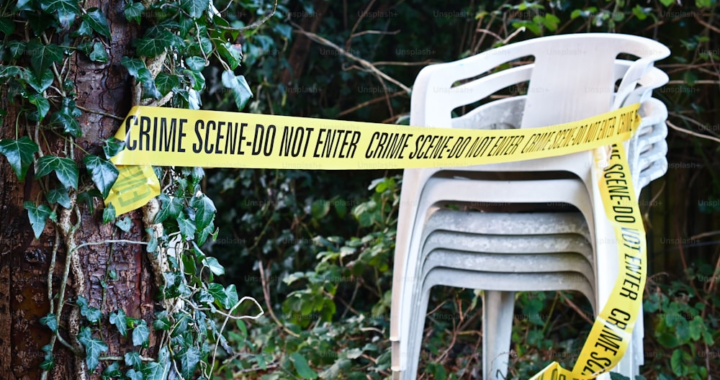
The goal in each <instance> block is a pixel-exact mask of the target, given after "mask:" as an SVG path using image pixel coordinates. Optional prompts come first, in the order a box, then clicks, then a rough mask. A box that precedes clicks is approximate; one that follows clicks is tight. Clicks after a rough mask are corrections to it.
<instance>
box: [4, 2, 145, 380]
mask: <svg viewBox="0 0 720 380" xmlns="http://www.w3.org/2000/svg"><path fill="white" fill-rule="evenodd" d="M84 7H85V8H86V9H88V8H91V7H98V8H100V10H101V11H102V13H103V14H105V15H106V17H107V19H108V23H109V26H110V30H111V34H112V39H111V40H110V41H107V43H108V45H107V53H108V62H107V63H105V64H98V63H94V62H90V61H89V60H88V59H87V58H86V57H85V56H84V55H82V54H80V53H75V54H74V55H73V56H72V57H73V58H72V60H71V62H70V63H69V67H70V76H69V79H70V80H71V81H73V82H74V84H75V90H76V92H77V105H78V106H79V107H82V108H84V109H87V110H88V111H100V112H103V113H106V114H111V115H116V116H120V117H124V116H125V114H126V113H127V112H128V111H129V109H130V106H131V78H130V76H129V75H128V72H127V70H125V68H124V67H122V66H121V65H120V59H121V58H122V57H123V55H130V54H129V52H130V51H131V50H130V49H131V47H130V46H131V45H130V44H131V42H132V39H133V38H134V37H136V36H137V34H138V31H139V30H138V29H139V28H138V26H137V24H130V23H129V22H128V21H127V20H126V19H125V16H124V14H123V7H124V2H123V1H120V0H111V1H103V2H101V1H99V0H88V1H87V2H86V3H85V4H84ZM76 22H78V21H76ZM54 38H55V41H56V42H57V43H60V41H61V40H60V39H57V37H54ZM96 40H97V39H96ZM3 92H4V93H3V97H2V100H1V102H2V109H4V110H6V111H7V115H6V117H4V119H3V126H2V130H1V131H0V138H9V139H13V138H15V121H16V116H17V113H18V112H19V109H18V106H17V102H16V103H15V104H13V103H10V102H9V101H8V96H7V90H5V91H3ZM53 110H54V109H51V112H52V111H53ZM88 111H84V113H83V115H82V116H81V117H80V118H79V123H80V126H81V128H82V132H83V137H82V138H79V139H78V140H77V144H78V145H79V146H81V147H82V149H84V150H85V151H87V152H88V153H90V154H95V155H98V156H102V141H101V139H105V138H107V137H109V136H111V135H114V133H115V131H116V130H117V129H118V127H119V124H120V121H118V120H116V119H113V118H111V117H107V116H103V115H101V114H98V113H95V112H88ZM23 124H24V118H22V117H21V118H20V128H19V132H20V134H19V136H23V135H26V134H27V133H28V131H30V130H33V131H34V128H35V127H34V123H33V125H29V126H28V128H25V126H24V125H23ZM44 135H45V137H46V138H47V141H48V144H45V143H44V139H43V138H42V137H41V138H40V140H41V141H43V144H42V145H41V148H42V150H43V153H45V154H57V155H59V156H64V154H63V153H62V152H63V151H64V148H65V144H66V142H65V140H64V139H62V138H58V137H57V135H55V134H54V133H52V132H51V131H49V130H45V131H44ZM19 136H18V137H19ZM73 149H74V160H75V162H76V163H77V164H78V166H79V167H80V168H81V172H82V168H83V165H82V158H83V157H84V155H85V152H83V151H82V150H81V149H79V148H75V147H74V148H73ZM36 158H37V156H36ZM33 171H34V170H33V168H32V166H31V168H30V169H29V171H28V174H27V177H26V178H25V181H24V182H19V181H18V179H17V177H16V175H15V173H14V172H13V171H12V170H11V168H10V166H9V165H7V161H4V159H0V378H2V379H18V380H19V379H39V378H40V376H41V373H42V370H41V369H40V368H39V365H40V363H41V362H42V361H43V360H44V359H43V357H44V355H45V353H44V352H43V351H42V350H41V348H42V347H43V346H44V345H46V344H48V343H49V342H50V340H51V336H52V333H51V331H50V330H49V329H48V328H47V327H46V326H43V325H41V324H40V322H39V320H40V318H42V317H43V316H45V315H46V314H47V313H48V312H49V310H50V303H49V301H48V280H47V279H48V271H49V268H50V262H51V258H52V256H53V250H57V254H56V257H57V260H56V263H55V267H54V272H53V276H52V278H53V281H52V288H53V294H57V293H58V290H59V289H60V286H61V282H62V279H63V271H64V268H65V259H66V254H67V244H68V242H67V241H65V239H63V238H62V237H61V236H60V231H58V230H59V229H58V228H56V226H55V224H54V223H51V222H48V223H47V225H46V227H45V230H44V231H43V234H42V236H41V237H40V239H38V240H36V239H34V236H33V231H32V229H31V225H30V223H29V220H28V213H27V212H26V211H25V209H24V208H23V202H25V201H37V200H38V199H39V195H40V192H41V191H42V190H41V187H40V184H39V182H38V181H37V180H36V178H35V176H34V173H33ZM53 176H54V175H50V176H49V177H53ZM81 178H82V177H81ZM85 178H87V177H85ZM53 179H54V178H53ZM42 180H47V177H45V178H42ZM52 187H53V186H51V187H50V188H52ZM80 187H81V188H82V181H81V184H80ZM94 206H95V209H94V210H92V211H91V210H90V209H89V208H88V207H87V205H85V204H82V205H80V202H78V206H77V207H78V208H79V210H80V228H79V229H78V230H77V232H76V233H75V239H76V244H77V245H80V244H83V243H87V242H98V241H103V240H107V239H125V240H132V241H140V240H143V237H144V235H145V233H144V227H143V222H142V213H141V211H139V210H138V211H133V212H131V213H129V214H128V217H129V218H130V219H131V220H132V227H131V229H130V230H129V232H123V231H121V230H120V229H118V228H116V227H115V226H114V225H112V224H107V225H102V204H101V202H100V201H99V199H97V198H95V204H94ZM62 210H63V208H62V206H59V205H58V206H57V214H58V216H59V217H60V216H61V214H62ZM71 221H72V223H77V222H78V220H77V216H76V214H75V212H74V211H73V212H72V213H71ZM76 254H77V255H78V258H79V262H80V265H81V269H82V270H81V272H82V274H83V275H84V278H82V279H79V278H77V276H76V275H74V274H73V273H72V271H71V274H70V279H69V283H68V285H67V290H66V294H65V300H73V301H74V300H75V297H77V296H83V297H85V298H86V299H87V300H88V303H89V306H91V307H96V308H98V309H100V310H101V311H102V313H103V317H102V318H101V321H100V326H101V327H100V333H101V336H102V338H103V340H104V341H105V343H106V344H107V345H108V346H109V350H108V351H107V352H105V353H103V355H102V356H106V355H107V356H122V355H123V354H124V353H125V352H127V351H129V350H132V349H133V347H132V340H131V338H130V337H128V338H124V337H122V336H120V335H119V333H118V330H117V329H116V328H115V327H114V326H112V325H110V324H109V322H108V314H109V313H111V312H115V311H116V310H118V309H123V310H124V312H125V313H126V314H127V316H129V317H134V318H143V319H145V320H146V321H147V322H148V325H152V323H151V322H152V319H151V317H152V315H153V304H154V295H155V289H153V287H152V286H151V284H153V281H152V278H151V277H152V274H151V273H152V272H151V269H150V267H149V263H148V259H147V257H146V254H145V250H144V248H143V246H141V245H139V244H114V245H113V244H103V245H95V246H87V247H83V248H80V249H78V250H77V252H76ZM111 272H113V273H114V274H116V276H117V277H115V276H110V275H109V274H110V273H111ZM113 278H114V279H113ZM78 281H82V282H83V283H84V292H83V293H82V294H76V292H75V290H74V289H76V288H77V286H76V285H77V283H78ZM103 284H106V286H105V287H104V286H103ZM103 300H104V302H103ZM74 307H75V306H74V303H70V304H66V305H65V307H64V308H63V313H62V316H61V322H64V323H61V326H60V329H59V331H60V335H61V336H62V337H63V338H64V339H65V340H66V341H67V342H69V343H70V344H73V343H74V342H75V340H74V337H73V336H70V335H69V334H68V329H70V326H68V320H69V315H70V313H71V311H72V309H73V308H74ZM154 338H155V337H154V336H153V335H151V339H150V347H149V348H148V349H143V350H140V353H141V354H142V355H145V356H155V351H156V350H155V339H154ZM134 350H135V351H137V350H138V348H135V349H134ZM53 354H54V356H55V368H54V369H53V370H52V371H50V373H49V376H48V378H50V379H71V378H77V372H76V371H77V367H78V364H77V361H76V357H75V355H74V354H73V353H72V352H71V351H70V350H68V349H67V348H66V347H65V346H63V345H61V344H59V342H56V344H55V347H54V350H53ZM108 363H109V362H104V361H101V362H100V365H99V367H98V368H97V369H96V370H95V375H94V376H93V378H99V377H100V376H99V375H98V374H99V373H100V372H102V370H103V368H104V367H105V366H106V365H107V364H108Z"/></svg>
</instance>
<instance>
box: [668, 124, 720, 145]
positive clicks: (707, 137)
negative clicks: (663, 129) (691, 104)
mask: <svg viewBox="0 0 720 380" xmlns="http://www.w3.org/2000/svg"><path fill="white" fill-rule="evenodd" d="M666 122H667V125H669V126H670V128H672V129H674V130H676V131H678V132H682V133H686V134H688V135H692V136H695V137H699V138H701V139H707V140H712V141H715V142H718V143H720V139H719V138H717V137H713V136H707V135H703V134H701V133H697V132H693V131H690V130H687V129H685V128H680V127H678V126H677V125H675V124H673V123H671V122H670V121H669V120H668V121H666Z"/></svg>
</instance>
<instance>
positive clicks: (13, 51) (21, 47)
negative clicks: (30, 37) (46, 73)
mask: <svg viewBox="0 0 720 380" xmlns="http://www.w3.org/2000/svg"><path fill="white" fill-rule="evenodd" d="M8 49H10V56H11V57H12V58H13V59H17V58H18V57H20V56H21V55H22V53H24V52H25V43H24V42H22V41H15V40H13V41H10V42H8ZM50 75H51V76H52V73H50Z"/></svg>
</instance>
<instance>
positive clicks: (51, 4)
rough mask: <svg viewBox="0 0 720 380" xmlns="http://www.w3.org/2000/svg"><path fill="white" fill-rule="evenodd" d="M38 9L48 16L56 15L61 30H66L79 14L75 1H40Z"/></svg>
mask: <svg viewBox="0 0 720 380" xmlns="http://www.w3.org/2000/svg"><path fill="white" fill-rule="evenodd" d="M40 8H41V9H42V10H43V11H45V12H47V13H50V14H56V15H57V19H58V21H59V22H60V25H61V26H62V27H63V29H67V27H68V26H70V24H71V23H72V21H73V20H74V19H75V16H77V15H78V14H79V13H80V7H79V6H78V3H77V1H75V0H40Z"/></svg>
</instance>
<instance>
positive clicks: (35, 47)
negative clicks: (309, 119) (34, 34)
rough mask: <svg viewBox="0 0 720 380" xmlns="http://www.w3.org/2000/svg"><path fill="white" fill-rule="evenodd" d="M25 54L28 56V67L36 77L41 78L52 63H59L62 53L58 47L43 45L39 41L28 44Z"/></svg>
mask: <svg viewBox="0 0 720 380" xmlns="http://www.w3.org/2000/svg"><path fill="white" fill-rule="evenodd" d="M25 54H27V55H29V56H30V66H31V67H32V69H33V72H34V74H35V76H38V77H42V76H43V75H44V72H45V70H47V69H48V68H49V67H50V65H52V64H53V63H58V64H59V63H61V62H62V58H63V51H62V49H61V48H60V47H59V46H57V45H55V44H50V45H44V44H42V43H41V42H39V41H32V42H30V43H28V45H27V50H26V51H25Z"/></svg>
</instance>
